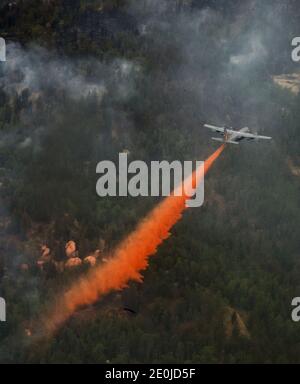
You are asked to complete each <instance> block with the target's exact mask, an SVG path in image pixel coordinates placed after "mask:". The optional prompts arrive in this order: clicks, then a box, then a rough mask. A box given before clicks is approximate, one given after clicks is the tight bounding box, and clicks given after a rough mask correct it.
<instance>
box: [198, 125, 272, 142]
mask: <svg viewBox="0 0 300 384" xmlns="http://www.w3.org/2000/svg"><path fill="white" fill-rule="evenodd" d="M204 127H205V128H208V129H211V130H212V131H214V132H217V133H219V134H221V135H222V136H223V139H221V138H218V137H212V140H214V141H220V142H222V143H229V144H236V145H238V144H239V142H240V141H242V140H271V139H272V137H269V136H259V135H256V134H253V133H250V130H249V128H248V127H245V128H242V129H240V130H239V131H234V130H232V129H231V128H227V127H216V126H215V125H210V124H204Z"/></svg>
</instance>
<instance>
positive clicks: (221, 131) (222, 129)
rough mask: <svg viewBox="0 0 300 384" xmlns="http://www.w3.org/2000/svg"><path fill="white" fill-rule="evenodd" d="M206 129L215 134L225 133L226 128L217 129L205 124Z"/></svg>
mask: <svg viewBox="0 0 300 384" xmlns="http://www.w3.org/2000/svg"><path fill="white" fill-rule="evenodd" d="M204 127H205V128H208V129H211V130H212V131H214V132H219V133H224V131H225V128H224V127H216V126H215V125H210V124H204Z"/></svg>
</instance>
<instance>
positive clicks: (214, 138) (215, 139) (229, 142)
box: [211, 137, 239, 145]
mask: <svg viewBox="0 0 300 384" xmlns="http://www.w3.org/2000/svg"><path fill="white" fill-rule="evenodd" d="M211 139H212V140H214V141H219V142H221V143H226V144H235V145H239V143H237V142H236V141H230V140H226V141H225V140H224V139H220V138H219V137H212V138H211Z"/></svg>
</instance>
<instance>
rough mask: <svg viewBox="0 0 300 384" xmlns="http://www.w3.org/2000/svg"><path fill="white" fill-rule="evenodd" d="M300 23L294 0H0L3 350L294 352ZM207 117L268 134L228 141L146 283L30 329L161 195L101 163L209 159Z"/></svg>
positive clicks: (130, 356)
mask: <svg viewBox="0 0 300 384" xmlns="http://www.w3.org/2000/svg"><path fill="white" fill-rule="evenodd" d="M299 35H300V7H299V4H298V2H297V1H294V0H286V1H284V2H282V1H279V0H272V1H271V0H243V1H241V0H19V1H18V0H15V1H7V2H6V1H3V0H2V1H1V2H0V36H1V37H3V38H5V40H6V44H7V61H6V62H1V63H0V203H1V204H0V297H3V298H5V300H6V303H7V322H6V323H0V362H1V363H299V362H300V324H299V323H296V322H293V321H292V318H291V311H292V307H291V301H292V299H293V298H294V297H297V296H300V237H299V228H300V152H299V145H300V109H299V103H300V94H299V91H300V64H299V63H294V62H293V61H292V59H291V51H292V47H291V40H292V38H293V37H295V36H299ZM291 74H293V77H292V78H293V79H294V80H293V81H292V86H291V84H290V83H288V85H290V86H286V82H285V83H284V84H283V83H282V81H279V80H278V79H282V77H283V76H287V75H291ZM205 122H209V123H213V124H217V125H221V126H222V125H224V124H226V125H228V126H232V127H235V128H240V127H244V126H248V127H249V128H250V129H251V130H252V131H253V132H257V133H259V134H262V135H267V136H272V138H273V140H272V141H271V142H267V143H266V142H258V143H251V142H249V143H248V142H246V143H241V144H240V146H232V147H231V146H228V147H226V149H225V151H224V152H223V154H222V155H221V157H220V158H219V159H218V160H217V162H216V163H215V164H214V167H213V168H212V169H211V171H210V172H209V174H208V175H207V177H206V180H205V204H204V205H203V206H202V207H201V208H194V209H190V210H187V211H186V212H185V213H184V215H183V217H182V220H181V221H179V222H178V224H177V225H176V226H175V227H174V229H173V230H172V234H171V236H170V237H169V238H168V239H167V240H166V241H165V242H164V243H163V244H162V246H161V247H159V249H158V251H157V253H156V254H155V255H154V256H153V257H151V258H150V259H149V268H148V269H147V270H146V271H143V277H144V281H143V283H136V282H129V285H128V287H127V288H126V289H124V290H122V291H117V292H111V293H109V294H108V295H107V296H105V297H103V298H101V300H99V301H98V302H97V303H95V304H94V305H89V306H87V307H84V308H82V310H79V311H77V312H76V313H75V314H74V315H73V316H72V317H71V318H70V319H69V320H68V321H67V323H65V324H64V325H63V326H62V327H61V328H60V329H59V330H58V331H57V332H56V333H55V334H54V335H51V336H49V335H43V337H35V332H36V331H37V329H38V328H39V319H40V318H41V316H43V314H45V313H47V308H48V307H49V305H51V303H53V301H55V299H56V298H57V297H58V296H59V295H61V294H62V292H63V291H64V289H65V288H66V287H68V285H69V284H71V283H74V282H76V279H79V278H80V277H81V276H84V275H85V274H86V273H88V270H89V269H90V268H93V263H94V262H96V263H106V262H107V257H108V256H107V255H109V254H110V252H111V250H113V249H114V247H115V246H116V245H117V244H118V243H119V242H120V241H121V240H122V239H124V237H125V236H126V235H128V234H129V233H130V232H131V231H132V230H133V229H134V228H135V227H136V225H137V223H138V222H139V221H140V220H141V219H142V218H143V217H144V216H145V215H146V214H147V212H149V211H150V210H151V208H152V207H153V206H155V205H156V204H157V203H158V202H159V199H158V198H152V197H149V198H125V197H116V198H100V197H99V196H97V194H96V191H95V185H96V182H97V174H96V164H97V163H98V162H99V161H101V160H114V161H116V160H117V157H118V154H119V153H120V152H124V151H125V152H126V153H128V156H129V158H130V160H135V159H140V160H144V161H145V162H147V163H149V162H150V161H152V160H168V161H173V160H175V159H176V160H182V161H183V160H205V158H207V156H209V155H210V154H211V153H212V152H213V151H214V150H215V149H216V148H217V146H216V144H215V143H213V142H212V141H211V140H210V133H209V132H207V131H206V130H205V129H204V128H203V124H204V123H205ZM70 254H71V255H72V258H71V260H72V261H73V262H74V263H75V261H74V260H76V262H77V264H76V265H75V266H74V265H72V263H70V259H69V260H68V256H70ZM89 256H90V258H89V259H87V257H89Z"/></svg>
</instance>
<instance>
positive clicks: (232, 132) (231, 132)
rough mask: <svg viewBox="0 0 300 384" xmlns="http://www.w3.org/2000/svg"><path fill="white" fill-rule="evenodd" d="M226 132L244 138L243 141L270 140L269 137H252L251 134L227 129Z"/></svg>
mask: <svg viewBox="0 0 300 384" xmlns="http://www.w3.org/2000/svg"><path fill="white" fill-rule="evenodd" d="M227 132H228V133H229V134H234V135H238V136H239V137H244V138H245V139H259V140H271V139H272V137H269V136H259V135H254V134H253V133H248V132H241V131H233V130H231V129H228V130H227Z"/></svg>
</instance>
